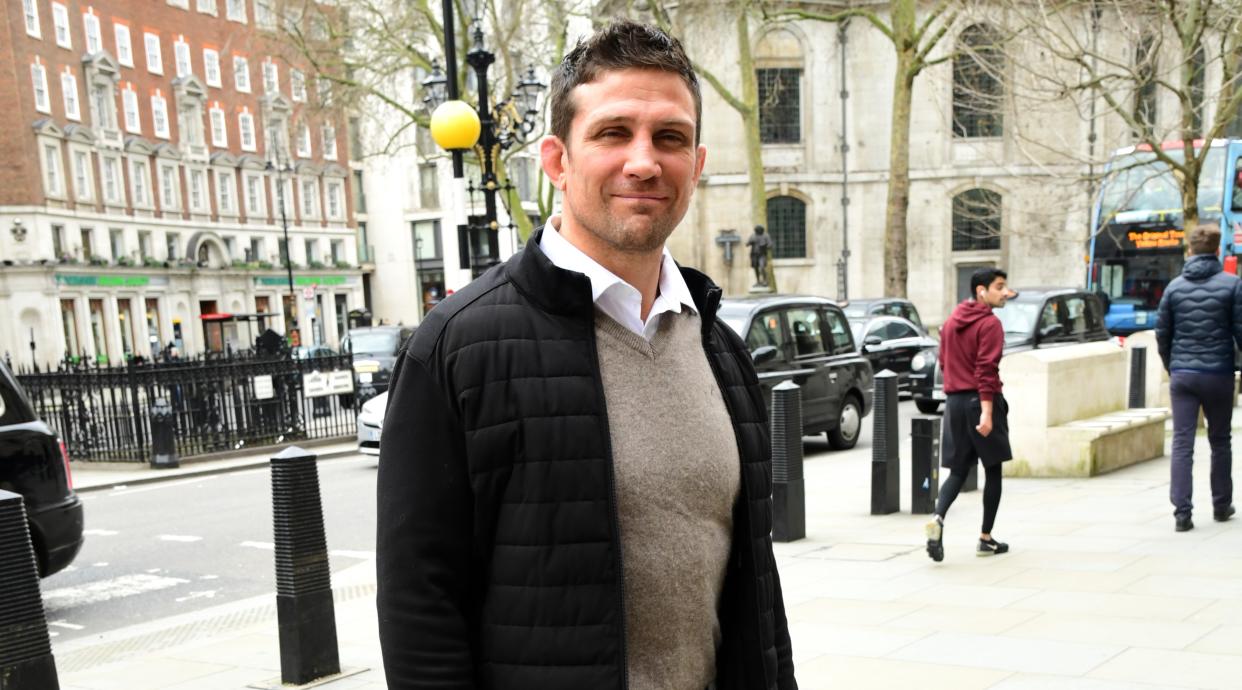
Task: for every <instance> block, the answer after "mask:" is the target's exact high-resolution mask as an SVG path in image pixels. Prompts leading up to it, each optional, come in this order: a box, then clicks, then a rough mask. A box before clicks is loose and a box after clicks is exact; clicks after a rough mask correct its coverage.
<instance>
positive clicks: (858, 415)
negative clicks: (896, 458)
mask: <svg viewBox="0 0 1242 690" xmlns="http://www.w3.org/2000/svg"><path fill="white" fill-rule="evenodd" d="M719 315H720V318H721V319H722V320H723V321H724V322H725V323H726V324H728V325H729V327H730V328H732V329H733V330H734V331H735V332H737V334H738V335H740V336H741V337H742V339H743V340H745V341H746V346H747V348H748V349H749V350H750V356H751V359H752V360H753V361H754V363H755V370H756V371H757V373H758V375H759V383H760V385H761V386H762V387H763V393H764V400H765V402H766V403H767V405H768V409H769V411H770V410H771V405H772V387H773V386H775V385H777V384H778V383H781V382H782V381H793V382H794V383H796V384H798V385H799V386H801V387H802V431H803V433H804V434H807V435H812V434H820V433H823V434H827V436H828V443H829V444H830V445H831V446H832V447H833V448H835V449H846V448H853V447H854V444H856V443H858V436H859V432H860V431H861V430H862V420H863V417H865V416H866V415H868V414H869V413H870V412H871V402H872V389H873V382H872V375H871V364H870V363H869V362H868V361H867V359H866V358H865V357H863V356H862V355H860V354H859V353H858V350H857V348H856V347H855V345H854V338H853V336H852V335H851V334H850V327H849V322H848V321H847V320H846V318H845V314H844V313H842V311H841V309H840V308H839V307H838V306H837V305H836V304H835V303H833V302H832V301H830V300H827V299H824V298H822V297H802V296H793V295H781V296H771V295H764V296H755V297H745V298H736V299H726V300H723V301H722V302H721V304H720V312H719Z"/></svg>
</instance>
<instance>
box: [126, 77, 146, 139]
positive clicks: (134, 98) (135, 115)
mask: <svg viewBox="0 0 1242 690" xmlns="http://www.w3.org/2000/svg"><path fill="white" fill-rule="evenodd" d="M125 86H126V87H127V88H124V89H121V109H122V110H124V111H125V131H126V132H129V133H130V134H142V111H140V110H139V109H138V92H137V91H135V90H134V85H133V84H126V85H125Z"/></svg>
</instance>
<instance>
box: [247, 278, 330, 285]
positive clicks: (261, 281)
mask: <svg viewBox="0 0 1242 690" xmlns="http://www.w3.org/2000/svg"><path fill="white" fill-rule="evenodd" d="M254 284H255V285H268V286H271V285H277V286H279V285H288V284H289V278H288V277H285V276H256V277H255V279H254ZM345 284H346V276H297V277H296V278H294V279H293V285H294V286H295V287H308V286H311V285H345Z"/></svg>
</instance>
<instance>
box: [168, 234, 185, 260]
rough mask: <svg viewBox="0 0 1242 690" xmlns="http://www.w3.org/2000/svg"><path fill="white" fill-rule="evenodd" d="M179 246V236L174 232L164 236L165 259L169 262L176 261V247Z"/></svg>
mask: <svg viewBox="0 0 1242 690" xmlns="http://www.w3.org/2000/svg"><path fill="white" fill-rule="evenodd" d="M180 244H181V235H179V234H177V233H175V232H170V233H168V234H166V235H164V252H165V254H166V255H167V258H168V260H169V261H176V259H177V254H178V252H177V246H178V245H180Z"/></svg>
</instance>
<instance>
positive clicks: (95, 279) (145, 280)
mask: <svg viewBox="0 0 1242 690" xmlns="http://www.w3.org/2000/svg"><path fill="white" fill-rule="evenodd" d="M56 282H58V283H60V284H61V285H72V286H74V287H147V286H149V285H150V284H151V276H108V275H76V274H75V275H66V274H60V273H58V274H56Z"/></svg>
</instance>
